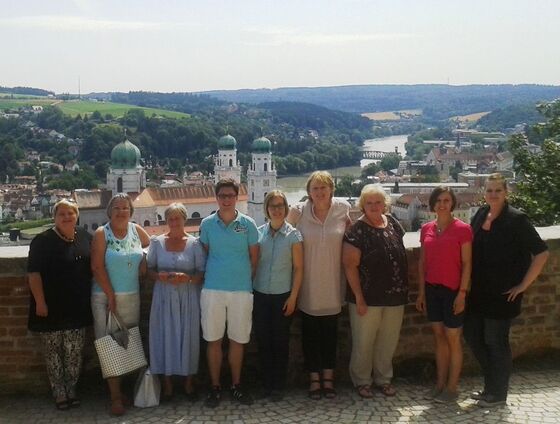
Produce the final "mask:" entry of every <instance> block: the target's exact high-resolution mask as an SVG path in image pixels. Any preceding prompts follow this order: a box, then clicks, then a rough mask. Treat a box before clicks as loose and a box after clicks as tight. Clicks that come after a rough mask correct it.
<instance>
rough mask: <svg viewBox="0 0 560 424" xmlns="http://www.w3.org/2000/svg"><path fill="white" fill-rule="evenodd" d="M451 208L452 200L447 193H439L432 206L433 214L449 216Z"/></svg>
mask: <svg viewBox="0 0 560 424" xmlns="http://www.w3.org/2000/svg"><path fill="white" fill-rule="evenodd" d="M452 208H453V198H452V197H451V194H449V192H447V191H445V192H443V193H441V194H440V195H439V196H438V197H437V200H436V204H435V205H434V212H435V213H436V214H437V215H448V214H451V209H452Z"/></svg>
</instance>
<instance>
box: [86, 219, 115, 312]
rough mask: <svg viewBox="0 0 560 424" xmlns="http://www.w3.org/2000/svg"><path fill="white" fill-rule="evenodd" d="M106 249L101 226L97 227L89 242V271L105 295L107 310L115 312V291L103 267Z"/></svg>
mask: <svg viewBox="0 0 560 424" xmlns="http://www.w3.org/2000/svg"><path fill="white" fill-rule="evenodd" d="M106 249H107V244H106V242H105V232H104V230H103V227H99V228H98V229H97V230H95V234H94V235H93V241H92V242H91V272H92V274H93V278H94V279H95V281H96V282H97V284H99V286H100V287H101V289H102V290H103V292H104V293H105V295H106V296H107V305H108V309H109V311H111V312H116V310H117V307H116V302H115V292H114V291H113V285H112V284H111V281H110V280H109V274H107V269H106V268H105V250H106Z"/></svg>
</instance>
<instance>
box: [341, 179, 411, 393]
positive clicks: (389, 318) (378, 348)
mask: <svg viewBox="0 0 560 424" xmlns="http://www.w3.org/2000/svg"><path fill="white" fill-rule="evenodd" d="M389 202H390V200H389V198H388V196H387V195H386V194H385V192H384V191H383V189H382V188H381V187H380V186H377V185H373V184H368V185H366V186H365V187H364V188H363V190H362V193H361V195H360V200H359V207H360V209H361V210H362V212H363V215H362V216H361V217H360V218H359V219H358V220H357V221H356V222H355V223H354V224H353V225H352V226H351V227H350V229H348V231H347V232H346V235H345V236H344V245H343V248H342V262H343V264H344V270H345V271H346V278H347V279H348V284H349V285H350V288H351V290H350V291H348V296H347V300H348V301H349V313H350V326H351V328H352V355H351V357H350V377H351V378H352V382H353V383H354V385H355V386H356V390H357V392H358V395H359V396H361V397H362V398H366V399H369V398H372V397H373V393H372V385H373V388H375V389H377V390H379V391H381V393H383V394H384V395H385V396H394V395H395V394H396V390H395V388H394V387H393V386H392V385H391V379H392V378H393V363H392V362H393V354H394V353H395V349H396V347H397V343H398V341H399V334H400V330H401V325H402V320H403V314H404V305H405V304H406V303H407V302H408V263H407V259H406V251H405V248H404V245H403V236H404V230H403V228H402V227H401V225H400V224H399V223H398V222H397V220H396V219H395V218H393V217H392V216H391V215H388V214H386V212H387V207H388V205H389Z"/></svg>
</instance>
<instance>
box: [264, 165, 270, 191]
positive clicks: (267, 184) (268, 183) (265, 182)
mask: <svg viewBox="0 0 560 424" xmlns="http://www.w3.org/2000/svg"><path fill="white" fill-rule="evenodd" d="M265 171H266V169H265ZM269 186H270V181H269V180H263V187H269Z"/></svg>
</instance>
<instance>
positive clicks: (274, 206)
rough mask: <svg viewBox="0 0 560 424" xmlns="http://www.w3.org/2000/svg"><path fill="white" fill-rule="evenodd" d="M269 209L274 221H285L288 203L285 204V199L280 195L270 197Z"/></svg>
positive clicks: (269, 214)
mask: <svg viewBox="0 0 560 424" xmlns="http://www.w3.org/2000/svg"><path fill="white" fill-rule="evenodd" d="M267 209H268V216H270V219H271V220H272V221H283V220H284V219H285V218H286V205H284V199H282V198H281V197H279V196H274V197H273V198H272V199H270V201H269V202H268V206H267Z"/></svg>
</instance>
